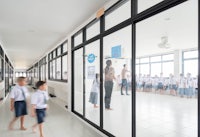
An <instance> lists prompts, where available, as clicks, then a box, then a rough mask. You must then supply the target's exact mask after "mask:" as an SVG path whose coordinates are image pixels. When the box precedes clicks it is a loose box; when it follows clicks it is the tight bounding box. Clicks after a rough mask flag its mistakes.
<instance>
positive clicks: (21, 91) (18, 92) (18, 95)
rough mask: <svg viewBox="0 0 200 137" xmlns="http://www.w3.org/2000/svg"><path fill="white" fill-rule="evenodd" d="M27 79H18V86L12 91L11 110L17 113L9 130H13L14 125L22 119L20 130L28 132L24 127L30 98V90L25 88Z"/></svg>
mask: <svg viewBox="0 0 200 137" xmlns="http://www.w3.org/2000/svg"><path fill="white" fill-rule="evenodd" d="M25 85H26V78H25V77H19V78H18V79H17V85H16V86H15V87H14V88H13V89H12V91H11V93H10V98H11V105H10V110H11V111H14V112H15V117H14V119H13V120H12V121H11V122H10V124H9V129H10V130H12V129H13V126H14V123H15V122H16V121H17V120H18V119H19V118H20V122H21V123H20V125H21V127H20V129H21V130H26V128H25V127H24V117H25V115H27V101H26V99H27V97H28V96H29V93H28V89H27V88H26V87H25Z"/></svg>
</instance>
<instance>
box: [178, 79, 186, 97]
mask: <svg viewBox="0 0 200 137" xmlns="http://www.w3.org/2000/svg"><path fill="white" fill-rule="evenodd" d="M185 84H186V79H185V78H184V77H182V78H180V79H179V85H178V86H179V94H180V95H181V96H184V95H185V89H186V87H185Z"/></svg>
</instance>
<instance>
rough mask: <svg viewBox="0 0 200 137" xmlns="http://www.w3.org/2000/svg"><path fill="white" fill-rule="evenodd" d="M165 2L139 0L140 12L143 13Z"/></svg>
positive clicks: (159, 0)
mask: <svg viewBox="0 0 200 137" xmlns="http://www.w3.org/2000/svg"><path fill="white" fill-rule="evenodd" d="M161 1H163V0H138V12H142V11H144V10H146V9H148V8H150V7H152V6H154V5H155V4H158V3H159V2H161Z"/></svg>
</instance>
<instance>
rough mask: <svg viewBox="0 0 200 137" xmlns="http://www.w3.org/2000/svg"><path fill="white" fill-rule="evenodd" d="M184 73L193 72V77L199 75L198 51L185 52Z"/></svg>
mask: <svg viewBox="0 0 200 137" xmlns="http://www.w3.org/2000/svg"><path fill="white" fill-rule="evenodd" d="M183 73H184V74H185V75H186V74H187V73H191V75H192V77H196V76H197V75H198V51H197V50H193V51H184V52H183Z"/></svg>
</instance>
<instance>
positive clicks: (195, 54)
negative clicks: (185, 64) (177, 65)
mask: <svg viewBox="0 0 200 137" xmlns="http://www.w3.org/2000/svg"><path fill="white" fill-rule="evenodd" d="M183 55H184V59H191V58H198V51H197V50H194V51H185V52H183Z"/></svg>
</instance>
